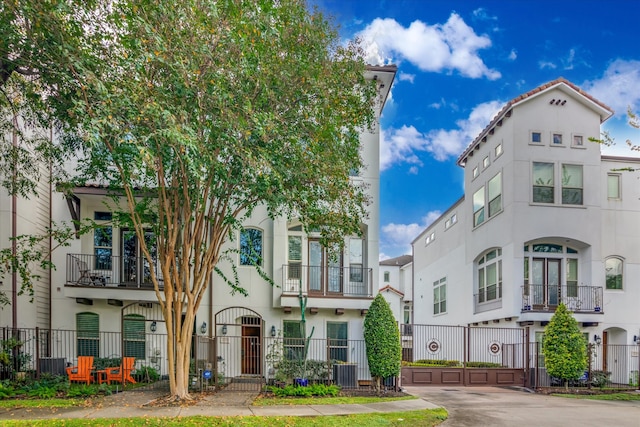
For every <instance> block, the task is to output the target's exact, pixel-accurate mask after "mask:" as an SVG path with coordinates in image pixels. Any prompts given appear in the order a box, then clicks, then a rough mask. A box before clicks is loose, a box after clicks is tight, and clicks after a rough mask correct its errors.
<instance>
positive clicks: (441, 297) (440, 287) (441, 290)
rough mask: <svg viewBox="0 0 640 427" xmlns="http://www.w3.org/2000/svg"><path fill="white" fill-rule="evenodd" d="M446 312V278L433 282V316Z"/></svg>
mask: <svg viewBox="0 0 640 427" xmlns="http://www.w3.org/2000/svg"><path fill="white" fill-rule="evenodd" d="M446 312H447V278H446V277H443V278H442V279H440V280H436V281H435V282H433V314H441V313H446Z"/></svg>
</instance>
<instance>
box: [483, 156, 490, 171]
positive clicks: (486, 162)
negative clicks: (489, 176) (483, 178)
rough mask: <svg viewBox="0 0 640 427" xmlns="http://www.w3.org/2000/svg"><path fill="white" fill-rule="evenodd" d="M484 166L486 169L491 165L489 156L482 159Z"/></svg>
mask: <svg viewBox="0 0 640 427" xmlns="http://www.w3.org/2000/svg"><path fill="white" fill-rule="evenodd" d="M482 167H483V168H484V169H486V168H488V167H489V156H487V157H485V158H484V159H483V160H482Z"/></svg>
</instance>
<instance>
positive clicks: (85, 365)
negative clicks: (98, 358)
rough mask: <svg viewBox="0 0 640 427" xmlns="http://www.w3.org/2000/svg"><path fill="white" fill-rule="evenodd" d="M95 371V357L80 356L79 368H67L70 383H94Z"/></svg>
mask: <svg viewBox="0 0 640 427" xmlns="http://www.w3.org/2000/svg"><path fill="white" fill-rule="evenodd" d="M92 369H93V356H78V366H70V367H68V368H67V375H68V376H69V381H77V382H82V383H87V384H89V383H90V382H91V381H93V376H92V375H91V370H92Z"/></svg>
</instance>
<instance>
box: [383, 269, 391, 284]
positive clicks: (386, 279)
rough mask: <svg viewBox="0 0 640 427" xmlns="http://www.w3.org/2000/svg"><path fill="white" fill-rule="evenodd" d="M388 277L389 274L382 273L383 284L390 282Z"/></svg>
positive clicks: (386, 272)
mask: <svg viewBox="0 0 640 427" xmlns="http://www.w3.org/2000/svg"><path fill="white" fill-rule="evenodd" d="M389 276H390V274H389V272H388V271H385V272H384V283H389V281H390V280H389Z"/></svg>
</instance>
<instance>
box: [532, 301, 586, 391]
mask: <svg viewBox="0 0 640 427" xmlns="http://www.w3.org/2000/svg"><path fill="white" fill-rule="evenodd" d="M542 352H543V354H544V364H545V367H546V368H547V373H548V374H549V375H551V376H552V377H556V378H560V379H563V380H564V381H565V386H567V385H568V382H569V380H577V379H578V378H580V377H581V376H582V375H583V374H584V371H585V369H586V368H587V342H586V340H585V339H584V336H583V335H582V332H580V328H579V327H578V322H576V319H574V318H573V315H572V314H571V312H570V311H569V310H567V307H566V306H565V305H564V304H560V305H559V306H558V308H556V312H555V313H554V314H553V316H552V317H551V320H550V321H549V323H548V324H547V326H545V328H544V338H543V340H542Z"/></svg>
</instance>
